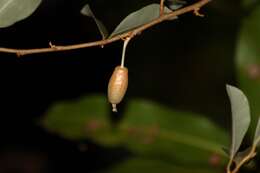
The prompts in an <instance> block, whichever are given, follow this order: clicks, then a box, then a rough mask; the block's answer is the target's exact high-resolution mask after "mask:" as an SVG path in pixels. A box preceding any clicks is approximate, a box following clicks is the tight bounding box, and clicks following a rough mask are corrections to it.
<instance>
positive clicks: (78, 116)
mask: <svg viewBox="0 0 260 173" xmlns="http://www.w3.org/2000/svg"><path fill="white" fill-rule="evenodd" d="M109 111H110V107H109V105H108V104H107V101H106V99H105V98H104V97H103V96H101V95H89V96H87V97H84V98H81V99H78V100H72V101H63V102H59V103H57V104H55V105H54V106H52V107H51V108H50V109H49V111H48V113H47V116H46V117H44V118H43V120H42V123H43V125H44V127H46V128H47V129H48V130H50V131H51V132H55V133H57V134H59V135H61V136H63V137H66V138H68V139H84V138H86V136H88V133H92V132H94V131H95V133H97V132H98V131H99V130H102V129H107V127H108V126H109V119H108V116H107V115H108V112H109Z"/></svg>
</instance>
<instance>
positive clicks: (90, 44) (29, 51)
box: [0, 0, 211, 57]
mask: <svg viewBox="0 0 260 173" xmlns="http://www.w3.org/2000/svg"><path fill="white" fill-rule="evenodd" d="M210 1H211V0H200V1H199V2H197V3H194V4H192V5H190V6H187V7H184V8H181V9H178V10H176V11H173V12H170V13H167V14H164V15H162V16H160V17H158V18H156V19H154V20H153V21H151V22H149V23H146V24H144V25H142V26H140V27H137V28H135V29H133V30H131V31H128V32H125V33H122V34H120V35H116V36H114V37H112V38H108V39H105V40H99V41H94V42H87V43H80V44H73V45H66V46H58V45H55V46H51V47H48V48H34V49H13V48H1V47H0V52H5V53H15V54H17V55H18V57H21V56H22V55H28V54H36V53H47V52H58V51H66V50H74V49H82V48H87V47H94V46H104V45H106V44H109V43H112V42H115V41H118V40H121V39H122V38H126V37H131V38H132V37H134V36H135V35H137V34H139V33H141V32H142V31H144V30H146V29H148V28H150V27H152V26H154V25H157V24H159V23H161V22H163V21H166V20H168V19H171V18H173V17H176V16H179V15H181V14H184V13H188V12H191V11H193V12H194V11H197V10H198V9H200V8H201V7H202V6H204V5H206V4H207V3H208V2H210Z"/></svg>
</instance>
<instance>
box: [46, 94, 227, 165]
mask: <svg viewBox="0 0 260 173" xmlns="http://www.w3.org/2000/svg"><path fill="white" fill-rule="evenodd" d="M126 108H127V109H126V112H125V114H124V118H123V120H122V121H121V122H120V124H119V126H118V127H117V128H116V129H115V128H112V127H111V125H110V123H109V120H108V117H109V114H110V112H111V108H110V105H109V103H107V99H106V97H105V96H104V97H102V96H98V95H97V96H94V95H93V96H87V97H85V98H82V99H80V100H77V101H75V102H71V101H70V102H63V103H59V104H56V105H54V106H53V107H52V108H51V109H50V110H49V111H48V112H47V115H46V116H45V118H44V120H43V124H44V127H46V128H47V129H48V130H49V131H51V132H53V133H56V134H59V135H61V136H63V137H66V138H69V139H83V138H84V137H86V138H89V139H92V141H94V142H96V143H98V144H100V145H103V146H106V147H115V146H119V145H123V146H124V147H126V148H127V149H129V150H130V151H132V153H135V154H137V155H143V156H147V157H149V158H161V159H165V160H168V161H169V162H171V163H175V162H178V163H179V164H194V165H196V164H199V165H201V166H202V165H204V167H208V166H209V165H210V163H211V161H210V160H212V158H213V160H217V161H216V162H217V163H215V162H214V164H217V165H220V164H222V163H223V161H225V160H224V157H223V152H222V151H221V146H222V145H227V143H228V142H227V141H228V137H227V134H226V132H224V131H223V130H222V129H221V128H219V127H217V126H216V125H214V124H213V123H211V122H210V121H209V120H207V119H206V118H205V117H202V116H199V115H197V114H193V113H186V112H179V111H174V110H172V109H169V108H167V107H164V106H162V105H159V104H156V103H154V102H151V101H147V100H142V99H132V100H131V101H129V103H128V104H127V105H126ZM198 155H199V156H200V157H198Z"/></svg>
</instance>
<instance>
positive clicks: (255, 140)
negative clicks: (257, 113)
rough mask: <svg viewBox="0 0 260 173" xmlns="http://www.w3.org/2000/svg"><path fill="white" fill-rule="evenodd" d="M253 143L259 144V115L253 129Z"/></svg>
mask: <svg viewBox="0 0 260 173" xmlns="http://www.w3.org/2000/svg"><path fill="white" fill-rule="evenodd" d="M254 145H256V146H259V145H260V117H259V118H258V123H257V126H256V130H255V137H254Z"/></svg>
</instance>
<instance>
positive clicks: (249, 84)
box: [236, 4, 260, 138]
mask: <svg viewBox="0 0 260 173" xmlns="http://www.w3.org/2000/svg"><path fill="white" fill-rule="evenodd" d="M243 19H244V20H243V21H242V27H241V29H240V32H239V37H238V39H237V40H238V43H237V47H236V65H237V76H238V81H239V88H240V89H241V90H243V92H244V93H245V95H246V96H247V98H248V100H250V110H251V119H252V120H251V126H250V129H249V134H250V136H251V137H252V138H253V136H254V134H255V129H254V127H256V123H257V121H258V117H259V115H260V90H259V88H260V56H259V55H260V48H259V45H260V32H259V31H260V22H259V21H260V5H259V4H258V5H255V7H254V10H253V11H252V12H251V13H250V14H249V15H248V16H245V17H244V18H243Z"/></svg>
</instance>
